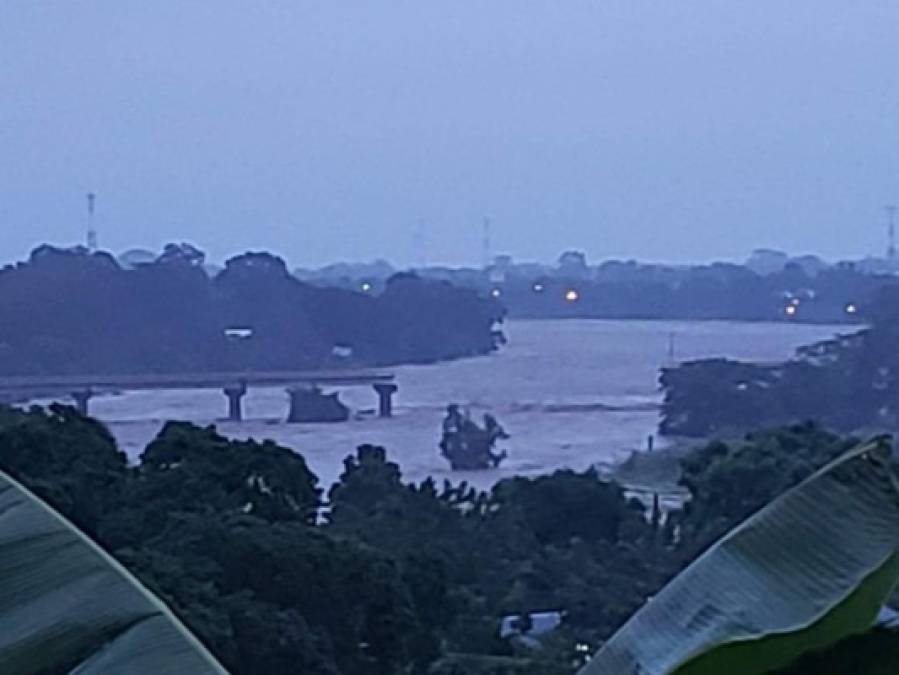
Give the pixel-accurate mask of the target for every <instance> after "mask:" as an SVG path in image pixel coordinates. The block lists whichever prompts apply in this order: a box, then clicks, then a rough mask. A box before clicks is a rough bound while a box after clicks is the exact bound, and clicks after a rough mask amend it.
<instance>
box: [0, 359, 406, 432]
mask: <svg viewBox="0 0 899 675" xmlns="http://www.w3.org/2000/svg"><path fill="white" fill-rule="evenodd" d="M394 380H395V376H394V375H393V373H385V372H378V371H363V370H358V371H357V370H334V371H273V372H243V371H241V372H222V373H172V374H149V375H60V376H12V377H2V376H0V397H9V398H12V399H14V400H15V399H26V398H50V397H54V396H66V397H71V398H72V399H73V400H74V401H75V405H76V407H77V408H78V410H79V411H80V412H81V413H82V414H84V415H86V414H87V413H88V403H89V401H90V399H91V398H92V397H93V396H95V395H96V394H100V393H103V392H116V391H144V390H153V389H221V390H222V392H223V393H224V394H225V396H226V397H227V398H228V419H230V420H232V421H236V422H239V421H240V420H241V419H243V409H242V399H243V397H244V395H245V394H246V393H247V389H248V388H249V387H277V386H284V387H295V386H298V385H301V386H302V385H305V386H320V387H325V386H332V387H348V386H360V385H361V386H366V385H370V386H371V387H372V388H373V389H374V390H375V393H376V394H377V395H378V413H379V415H380V416H381V417H390V416H391V415H392V414H393V395H394V394H395V393H396V392H397V389H398V387H397V385H396V384H395V382H394Z"/></svg>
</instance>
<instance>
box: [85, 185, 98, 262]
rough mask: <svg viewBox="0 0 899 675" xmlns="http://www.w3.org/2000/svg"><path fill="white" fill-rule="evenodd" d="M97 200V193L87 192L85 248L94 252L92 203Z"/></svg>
mask: <svg viewBox="0 0 899 675" xmlns="http://www.w3.org/2000/svg"><path fill="white" fill-rule="evenodd" d="M96 201H97V195H95V194H94V193H93V192H88V193H87V250H88V251H90V252H92V253H93V252H94V251H96V250H97V230H96V228H95V227H94V205H95V203H96Z"/></svg>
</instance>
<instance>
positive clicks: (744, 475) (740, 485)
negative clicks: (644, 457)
mask: <svg viewBox="0 0 899 675" xmlns="http://www.w3.org/2000/svg"><path fill="white" fill-rule="evenodd" d="M856 444H857V441H856V440H855V439H853V438H851V437H841V436H838V435H836V434H832V433H830V432H827V431H825V430H823V429H821V428H820V427H818V426H816V425H815V424H811V423H806V424H799V425H794V426H790V427H780V428H775V429H768V430H764V431H758V432H753V433H750V434H747V435H746V437H745V438H744V439H743V440H742V441H736V442H725V441H712V442H711V443H708V444H706V445H702V446H699V447H698V448H696V449H694V450H693V451H691V452H690V453H689V454H687V456H686V457H685V458H684V459H683V460H682V461H681V478H680V481H679V482H680V484H681V485H682V486H683V487H685V488H686V489H687V491H688V493H689V499H688V500H687V501H686V503H685V504H684V506H683V508H682V509H681V511H680V512H679V513H676V514H674V516H673V519H672V520H673V521H676V522H677V523H678V524H679V526H680V536H681V541H682V544H683V546H684V547H687V548H690V549H691V554H693V553H695V552H696V551H697V550H698V549H700V548H704V547H705V546H707V545H708V544H710V543H711V542H712V541H714V540H715V539H718V538H719V537H720V536H722V535H723V534H724V533H725V532H727V531H728V530H730V529H731V528H733V527H734V526H735V525H737V524H738V523H740V522H742V521H743V520H745V519H746V518H747V517H749V516H750V515H752V514H753V513H755V512H756V511H758V510H759V509H760V508H762V507H763V506H765V504H768V503H769V502H771V501H772V500H773V499H774V498H775V497H777V496H778V495H780V494H781V493H783V492H785V491H786V490H787V489H789V488H791V487H793V486H794V485H797V484H799V483H800V482H801V481H803V480H804V479H805V478H807V477H808V476H810V475H811V474H813V473H814V472H815V471H817V470H818V469H819V468H821V467H822V466H824V465H825V464H827V463H828V462H830V461H831V460H832V459H834V458H835V457H837V456H838V455H841V454H842V453H844V452H846V451H847V450H849V449H850V448H851V447H853V446H854V445H856Z"/></svg>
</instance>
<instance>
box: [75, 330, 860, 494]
mask: <svg viewBox="0 0 899 675" xmlns="http://www.w3.org/2000/svg"><path fill="white" fill-rule="evenodd" d="M838 330H841V331H847V330H851V329H847V327H845V326H843V327H839V328H838V327H833V326H808V325H797V324H784V323H779V324H765V323H736V322H660V321H599V320H559V321H513V322H509V323H508V324H507V325H506V332H507V335H508V337H509V344H508V345H507V346H506V347H505V348H503V349H502V350H501V351H500V352H498V353H496V354H493V355H490V356H485V357H479V358H474V359H468V360H464V361H456V362H452V363H441V364H436V365H427V366H402V367H398V368H395V369H393V372H395V373H396V376H397V384H398V385H399V393H398V395H397V398H396V411H395V412H396V415H395V417H393V418H391V419H378V418H376V417H374V416H372V415H364V414H363V415H359V416H357V418H356V419H352V420H351V421H349V422H346V423H342V424H312V425H291V424H285V423H284V421H283V420H284V418H285V416H286V413H287V395H286V393H285V392H284V391H283V390H281V389H251V390H250V391H249V393H248V394H247V396H246V397H245V398H244V415H245V417H246V418H247V419H246V420H245V421H244V422H241V423H233V422H229V421H222V420H221V418H222V416H223V415H224V414H225V410H226V401H225V397H224V396H223V395H222V393H221V392H219V391H202V390H201V391H197V390H192V391H149V392H129V393H124V394H122V395H117V396H103V397H97V398H94V399H93V400H92V401H91V414H92V415H95V416H96V417H98V418H99V419H101V420H102V421H104V422H105V423H106V424H107V425H108V426H109V428H110V430H111V431H112V432H113V433H114V434H115V436H116V438H118V440H119V442H120V444H121V447H122V448H123V449H124V450H125V451H126V452H127V453H128V455H129V457H131V458H132V459H134V458H136V457H137V456H138V455H139V454H140V452H141V451H142V449H143V448H144V446H145V445H146V444H147V442H148V441H150V440H151V439H152V438H153V436H154V435H155V434H156V433H157V431H158V430H159V428H160V426H161V425H162V424H163V423H164V421H165V420H169V419H179V420H191V421H194V422H197V423H200V424H204V425H205V424H216V425H217V426H218V428H219V430H220V431H221V432H222V433H224V434H226V435H228V436H232V437H235V438H242V437H249V436H252V437H255V438H259V439H262V438H271V439H273V440H275V441H277V442H278V443H281V444H283V445H286V446H288V447H291V448H294V449H295V450H297V451H298V452H301V453H302V454H303V455H304V456H305V457H306V459H307V461H308V462H309V464H310V466H311V467H312V469H313V470H314V471H315V472H316V473H317V475H318V476H319V477H320V479H321V480H322V482H323V483H324V484H325V485H327V484H330V483H331V482H333V481H334V480H335V479H336V478H337V476H338V475H339V474H340V471H341V469H342V460H343V458H344V457H345V456H347V455H348V454H350V453H352V452H353V450H354V449H355V447H356V446H357V445H359V444H362V443H374V444H379V445H383V446H385V447H387V449H388V451H389V455H390V457H391V458H392V459H393V460H394V461H397V462H398V463H399V464H400V466H401V468H402V470H403V474H404V476H405V477H406V478H407V479H411V480H415V481H419V480H422V479H424V478H425V477H427V476H433V477H435V478H436V479H437V480H438V481H442V480H443V478H450V479H451V480H453V481H459V480H463V479H464V480H468V481H469V482H470V483H472V484H474V485H477V486H480V487H486V486H489V485H490V484H491V483H493V482H495V481H496V480H498V479H499V478H502V477H505V476H509V475H512V474H537V473H544V472H548V471H551V470H553V469H555V468H559V467H571V468H576V469H583V468H586V467H588V466H590V465H591V464H594V463H601V464H610V463H615V462H618V461H621V460H623V459H624V458H626V457H627V456H628V455H629V454H630V452H631V451H632V450H634V449H639V448H641V447H642V446H643V445H644V444H645V439H646V437H647V435H648V434H650V433H652V432H653V431H654V430H655V428H656V424H657V421H658V412H657V411H656V410H654V409H653V405H654V404H657V403H658V402H659V401H660V395H659V392H658V385H657V378H658V369H659V367H660V366H662V365H664V364H665V362H666V361H667V360H668V351H669V340H670V336H671V335H672V334H673V335H674V336H675V337H674V353H675V358H676V359H678V360H685V359H692V358H700V357H710V356H730V357H737V358H744V359H758V360H766V361H767V360H775V359H778V360H779V359H784V358H787V357H789V356H790V355H791V354H792V352H793V351H794V349H795V348H796V347H798V346H799V345H802V344H806V343H808V342H813V341H815V340H819V339H824V338H828V337H831V336H832V335H834V334H835V332H837V331H838ZM341 398H342V400H343V401H344V402H346V403H347V404H348V405H350V406H351V407H352V408H353V409H354V410H356V411H365V410H369V411H371V410H373V409H374V408H375V406H376V404H377V400H376V396H375V394H374V392H373V391H372V390H371V389H370V388H369V387H354V388H347V389H345V390H343V391H342V392H341ZM451 402H455V403H460V404H463V405H466V406H468V407H469V409H470V411H471V413H472V415H473V416H474V417H475V418H476V419H480V417H481V415H482V414H483V413H484V412H491V413H492V414H494V415H495V416H496V417H497V418H498V419H499V421H500V423H501V424H503V426H505V428H506V430H507V431H508V432H509V433H510V434H511V435H512V438H511V439H510V440H509V441H507V442H506V443H505V445H504V446H503V447H505V448H506V449H508V451H509V458H508V459H507V460H506V461H505V462H504V463H503V465H502V466H501V467H500V468H499V469H497V470H492V471H484V472H452V471H450V470H449V467H448V465H447V464H446V462H445V460H444V459H443V458H442V457H441V456H440V455H439V453H438V449H437V442H438V440H439V435H440V425H441V420H442V418H443V412H444V409H445V407H446V405H447V404H448V403H451Z"/></svg>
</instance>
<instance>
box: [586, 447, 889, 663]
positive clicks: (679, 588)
mask: <svg viewBox="0 0 899 675" xmlns="http://www.w3.org/2000/svg"><path fill="white" fill-rule="evenodd" d="M890 450H891V448H890V446H889V444H888V443H886V442H883V441H881V442H875V443H870V444H867V445H864V446H861V447H859V448H857V449H855V450H852V451H850V452H848V453H846V454H844V455H842V456H841V457H839V458H838V459H837V460H835V461H834V462H832V463H830V464H828V465H827V466H826V467H824V468H823V469H821V470H820V471H818V472H816V473H815V474H813V475H812V476H811V477H809V478H808V479H807V480H805V481H803V482H802V483H801V484H800V485H798V486H796V487H794V488H792V489H790V490H789V491H788V492H786V493H785V494H784V495H783V496H782V497H780V498H779V499H776V500H775V501H773V502H772V503H770V504H769V505H768V506H766V507H765V508H763V509H762V510H761V511H759V512H758V513H756V514H755V515H753V516H751V517H750V518H749V519H748V520H746V521H745V522H743V523H742V524H741V525H740V526H739V527H737V528H735V529H734V530H732V531H731V532H730V533H728V534H727V535H726V536H725V537H723V538H722V539H721V540H720V541H718V542H717V543H716V544H715V545H714V546H712V547H711V548H710V549H709V550H708V551H707V552H706V553H705V554H703V555H702V556H701V557H700V558H699V559H697V560H696V561H695V562H694V563H693V564H691V565H690V566H689V567H688V568H687V569H686V570H684V571H683V572H681V573H680V574H679V575H678V576H677V577H676V578H675V579H674V580H673V581H672V582H670V583H669V584H668V585H667V586H666V587H665V588H664V589H662V591H660V592H659V594H658V595H657V596H656V597H655V598H653V600H652V602H649V603H647V604H646V605H645V606H644V607H643V608H642V609H641V610H640V611H639V612H637V613H636V614H635V615H634V616H633V617H632V618H631V619H630V621H628V623H627V624H626V625H625V626H624V627H623V628H622V629H621V630H620V631H618V632H617V633H616V634H615V635H614V636H613V637H612V638H611V639H610V640H609V641H608V642H607V643H606V644H605V645H604V646H603V648H602V649H601V650H600V651H599V653H598V654H597V656H596V657H595V658H594V659H593V660H592V661H591V662H590V664H589V665H588V666H587V667H586V668H585V669H584V671H583V673H584V675H590V674H593V673H595V674H596V675H600V674H602V673H608V674H609V675H612V674H613V673H614V674H617V673H623V672H646V673H683V674H684V675H687V674H688V673H689V674H690V675H701V674H706V673H708V674H709V675H712V674H715V673H722V672H728V673H735V674H743V675H762V674H763V673H767V672H769V671H771V670H772V669H775V668H779V667H785V666H787V665H789V664H791V663H793V662H794V661H795V660H796V659H797V658H798V657H800V656H801V655H803V654H804V653H806V652H813V651H815V650H818V649H821V648H822V647H826V646H828V645H831V644H834V643H836V642H838V641H839V640H841V639H842V638H845V637H848V636H850V635H853V634H856V633H863V632H865V631H867V630H868V629H869V627H870V626H871V625H872V623H873V621H874V619H875V617H876V616H877V614H878V612H879V610H880V608H881V606H882V604H883V602H884V601H885V599H886V597H887V595H888V594H889V592H890V590H891V589H892V587H893V586H894V584H895V583H896V580H897V578H899V484H897V481H896V477H895V475H894V472H893V469H892V466H891V463H890ZM648 636H651V638H652V639H647V638H648Z"/></svg>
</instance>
